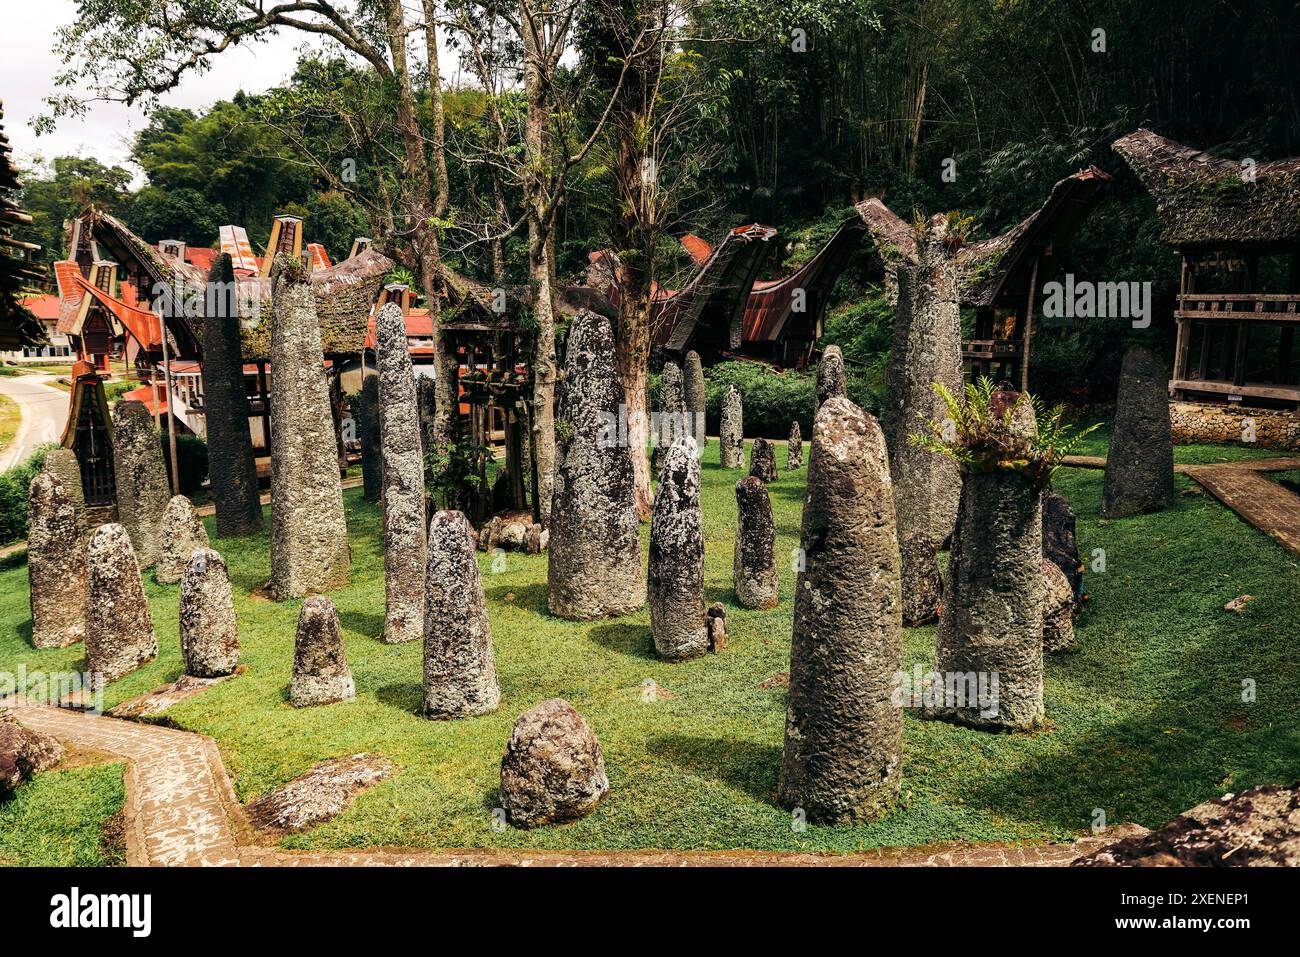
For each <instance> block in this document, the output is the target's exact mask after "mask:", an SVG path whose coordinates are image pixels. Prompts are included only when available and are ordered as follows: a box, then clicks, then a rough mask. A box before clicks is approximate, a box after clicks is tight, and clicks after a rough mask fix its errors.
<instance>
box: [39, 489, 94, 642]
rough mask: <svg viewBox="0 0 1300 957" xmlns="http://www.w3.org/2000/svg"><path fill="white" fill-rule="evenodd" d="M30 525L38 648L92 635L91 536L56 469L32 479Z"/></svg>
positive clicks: (78, 639)
mask: <svg viewBox="0 0 1300 957" xmlns="http://www.w3.org/2000/svg"><path fill="white" fill-rule="evenodd" d="M78 488H80V483H78ZM27 526H28V528H27V581H28V584H29V586H30V602H31V609H32V647H33V648H66V647H67V646H68V645H75V644H76V643H77V642H79V641H81V640H82V639H83V638H85V637H86V540H85V538H84V537H83V536H82V534H81V525H80V522H79V517H78V514H77V506H76V502H75V501H73V497H72V495H70V494H69V493H68V486H67V483H66V482H64V481H63V479H61V478H60V477H59V476H58V475H56V474H55V473H53V472H50V471H40V472H37V473H36V476H35V477H34V478H33V479H32V484H31V486H30V487H29V489H28V493H27Z"/></svg>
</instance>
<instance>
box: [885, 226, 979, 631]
mask: <svg viewBox="0 0 1300 957" xmlns="http://www.w3.org/2000/svg"><path fill="white" fill-rule="evenodd" d="M947 232H948V227H947V218H946V217H943V216H935V217H933V218H932V219H931V220H930V221H929V222H928V223H927V224H926V227H925V230H924V233H923V235H922V236H921V237H920V241H919V243H918V248H917V254H916V258H915V260H908V261H904V262H902V263H900V264H899V267H898V276H897V278H898V307H897V321H896V322H895V324H894V345H893V352H892V355H891V358H890V367H889V379H888V384H887V388H886V395H885V402H884V409H883V412H882V417H881V418H882V421H881V425H882V426H883V428H884V431H885V439H886V441H887V442H888V443H889V456H890V474H891V476H892V478H893V482H894V505H895V508H896V509H897V512H898V534H899V540H900V542H901V545H902V550H903V552H902V559H903V564H902V570H903V571H902V573H903V624H904V625H920V624H924V623H926V622H928V621H932V620H934V618H935V615H936V613H937V609H938V602H939V596H940V583H939V564H938V560H937V558H936V556H937V554H938V551H939V549H940V548H942V547H943V543H944V542H945V541H946V540H947V538H948V536H949V535H950V534H951V533H952V527H953V523H954V522H955V521H956V518H957V501H958V498H959V497H960V495H961V475H960V473H959V472H958V469H957V463H956V462H954V461H953V460H952V459H951V458H949V457H948V456H944V455H934V454H932V453H931V452H928V451H927V450H925V449H924V448H921V447H919V446H915V445H912V444H911V443H910V442H909V441H908V438H909V436H911V435H915V434H917V433H924V432H926V431H927V429H928V426H927V425H926V422H927V420H929V421H933V422H940V423H942V422H944V421H946V420H947V418H948V412H947V407H946V406H945V405H944V403H943V400H942V399H941V398H940V397H939V396H938V394H937V393H936V392H935V390H934V384H935V383H939V384H941V385H943V386H944V387H945V388H947V389H948V391H949V392H950V393H951V394H952V395H953V396H955V397H957V398H960V397H961V395H962V391H963V372H962V359H961V310H960V304H959V302H958V293H957V266H956V261H955V259H954V258H953V254H952V251H951V248H950V246H949V244H948V243H947V241H946V239H947Z"/></svg>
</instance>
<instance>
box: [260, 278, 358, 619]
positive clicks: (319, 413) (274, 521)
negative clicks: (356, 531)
mask: <svg viewBox="0 0 1300 957" xmlns="http://www.w3.org/2000/svg"><path fill="white" fill-rule="evenodd" d="M272 282H273V283H274V289H275V291H274V304H273V307H272V308H273V312H272V317H271V374H272V376H273V383H272V388H271V583H270V590H271V594H272V595H274V597H275V598H276V599H277V600H280V601H283V600H284V599H286V598H297V597H299V596H302V595H307V594H311V593H313V592H322V591H328V590H329V589H331V588H340V587H342V586H343V585H346V584H347V583H348V581H349V579H350V578H351V575H352V552H351V549H350V548H349V546H348V528H347V523H346V520H345V519H344V517H343V490H342V488H341V486H340V484H339V461H338V446H337V443H336V442H335V436H334V418H333V415H332V413H331V410H330V398H329V387H328V385H327V384H326V379H325V361H324V355H323V353H322V351H321V337H320V324H319V322H318V321H317V319H316V301H315V299H314V298H313V296H312V290H311V284H310V283H309V281H308V279H307V275H306V273H305V272H304V271H303V268H302V264H301V263H300V262H298V261H296V260H293V259H289V258H288V257H286V256H283V255H281V256H279V257H277V259H276V265H275V268H274V270H273V275H272Z"/></svg>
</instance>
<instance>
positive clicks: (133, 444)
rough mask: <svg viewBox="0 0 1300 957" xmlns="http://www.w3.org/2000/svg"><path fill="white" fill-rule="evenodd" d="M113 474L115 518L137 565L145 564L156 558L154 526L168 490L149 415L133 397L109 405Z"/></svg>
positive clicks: (158, 520)
mask: <svg viewBox="0 0 1300 957" xmlns="http://www.w3.org/2000/svg"><path fill="white" fill-rule="evenodd" d="M113 474H114V477H115V479H116V482H117V517H118V521H119V522H121V523H122V527H123V528H124V529H125V530H126V533H127V535H129V536H130V537H131V547H132V549H133V550H134V554H135V557H136V559H137V560H138V561H139V562H140V567H141V568H148V567H149V566H150V565H152V564H153V563H154V562H155V561H157V560H158V529H159V527H160V526H161V525H162V517H163V512H165V511H166V510H167V502H168V501H169V500H170V499H171V490H170V487H169V485H168V482H167V467H166V466H165V465H164V464H163V456H162V442H161V440H160V439H159V437H158V430H157V429H156V428H155V427H154V424H153V416H151V415H150V414H149V410H148V409H146V408H145V407H144V404H143V403H141V402H137V401H136V400H134V399H123V400H121V401H119V402H118V403H117V405H115V406H114V407H113Z"/></svg>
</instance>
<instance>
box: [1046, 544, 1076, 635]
mask: <svg viewBox="0 0 1300 957" xmlns="http://www.w3.org/2000/svg"><path fill="white" fill-rule="evenodd" d="M1074 648H1075V643H1074V590H1073V589H1072V588H1070V581H1069V579H1067V578H1066V577H1065V573H1064V572H1062V571H1061V570H1060V569H1059V568H1057V567H1056V564H1055V563H1054V562H1053V561H1051V560H1050V559H1048V558H1044V559H1043V651H1045V652H1049V653H1052V652H1060V651H1073V650H1074Z"/></svg>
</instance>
